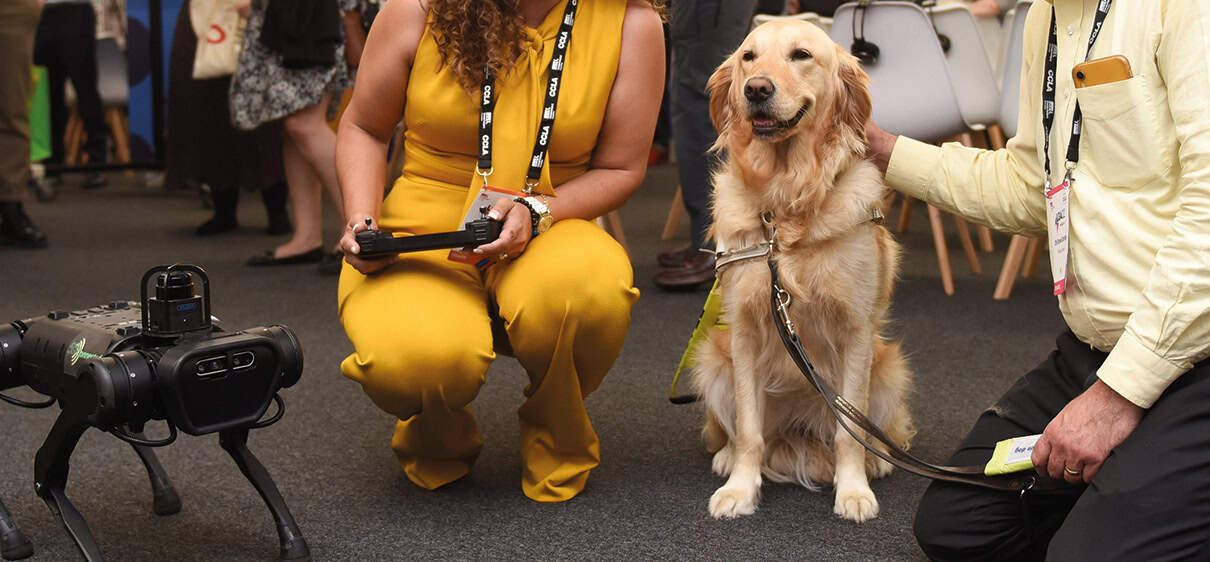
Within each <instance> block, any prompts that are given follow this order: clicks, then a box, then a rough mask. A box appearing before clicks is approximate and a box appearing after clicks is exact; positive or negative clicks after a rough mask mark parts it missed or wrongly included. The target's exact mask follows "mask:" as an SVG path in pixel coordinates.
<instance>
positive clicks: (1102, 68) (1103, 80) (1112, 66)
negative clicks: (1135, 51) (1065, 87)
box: [1071, 55, 1134, 88]
mask: <svg viewBox="0 0 1210 562" xmlns="http://www.w3.org/2000/svg"><path fill="white" fill-rule="evenodd" d="M1132 76H1134V74H1132V73H1131V72H1130V61H1129V60H1126V57H1124V56H1122V55H1113V56H1110V57H1105V58H1102V59H1095V60H1090V61H1086V62H1082V63H1080V64H1077V65H1075V66H1074V67H1073V68H1072V69H1071V78H1072V80H1075V82H1076V87H1077V88H1085V87H1088V86H1097V85H1100V84H1109V83H1111V82H1120V81H1122V80H1126V79H1128V78H1130V77H1132Z"/></svg>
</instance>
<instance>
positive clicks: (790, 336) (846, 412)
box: [769, 256, 1071, 494]
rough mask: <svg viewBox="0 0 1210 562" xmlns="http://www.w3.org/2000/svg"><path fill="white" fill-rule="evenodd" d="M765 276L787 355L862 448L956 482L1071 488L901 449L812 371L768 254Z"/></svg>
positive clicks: (1026, 489) (1034, 476)
mask: <svg viewBox="0 0 1210 562" xmlns="http://www.w3.org/2000/svg"><path fill="white" fill-rule="evenodd" d="M769 277H770V279H771V281H772V291H771V294H770V300H771V303H772V306H773V323H774V324H775V325H776V326H777V333H778V335H780V336H781V341H782V343H783V344H785V346H786V351H788V352H789V353H790V357H791V358H792V359H793V360H794V363H795V364H797V365H798V368H799V370H801V371H802V373H803V376H805V377H806V378H807V380H808V381H809V382H810V383H811V386H813V387H815V390H817V391H819V394H820V396H823V399H824V402H826V403H827V404H828V409H829V410H830V411H831V412H832V416H833V417H835V418H836V421H837V422H839V423H840V425H841V426H842V427H844V429H845V431H847V432H849V435H851V436H853V439H855V440H857V442H858V443H861V445H862V446H863V447H865V448H866V450H868V451H869V452H871V453H874V454H875V455H878V456H879V457H880V458H882V460H885V461H887V462H889V463H891V464H893V465H895V466H897V467H899V468H901V469H903V470H906V471H908V472H911V473H912V474H916V475H918V476H923V477H925V478H932V479H934V480H944V481H947V482H958V483H961V484H970V485H972V486H981V487H984V488H991V489H994V490H1004V491H1007V492H1019V493H1021V494H1024V493H1025V492H1030V491H1032V492H1056V491H1060V490H1062V489H1065V488H1066V489H1071V485H1069V484H1068V483H1067V482H1065V481H1062V480H1054V479H1051V478H1044V477H1042V476H1039V475H1038V474H1036V473H1033V472H1020V473H1016V474H1005V475H996V476H988V475H986V474H984V473H983V467H982V466H939V465H935V464H931V463H928V462H925V461H923V460H920V459H919V458H917V457H916V456H914V455H912V454H911V453H908V452H907V451H905V450H904V449H903V448H902V447H900V446H899V445H897V444H896V443H895V441H894V440H893V439H891V438H890V436H888V435H887V434H886V433H885V432H884V431H882V429H881V428H879V427H878V426H877V425H875V424H874V422H871V421H870V419H869V418H867V417H866V415H865V414H864V413H862V412H861V410H859V409H857V407H855V406H853V404H851V403H850V402H849V401H848V400H845V399H844V397H843V396H840V395H839V394H837V392H836V390H834V389H833V388H832V387H831V386H830V385H829V384H828V383H827V381H824V380H823V379H822V378H820V377H819V375H818V374H817V373H816V372H815V366H814V365H813V364H812V363H811V360H810V359H808V358H807V352H806V351H805V350H803V348H802V342H801V341H800V340H799V339H798V334H797V333H796V331H795V329H794V322H793V321H792V320H791V319H790V301H791V299H790V293H789V292H787V291H786V290H785V289H783V288H782V286H781V283H780V282H779V281H778V278H777V261H776V260H775V259H774V258H773V257H772V256H770V257H769ZM853 425H856V426H857V427H858V428H860V429H861V430H864V431H865V432H866V433H867V434H869V435H870V436H872V437H873V438H874V439H876V440H878V441H879V442H880V443H882V444H883V445H884V446H886V449H887V450H886V452H883V451H881V450H879V449H878V448H877V447H875V446H874V445H871V444H870V443H869V442H867V441H866V440H865V439H862V438H861V436H859V435H858V433H857V430H856V429H854V428H853Z"/></svg>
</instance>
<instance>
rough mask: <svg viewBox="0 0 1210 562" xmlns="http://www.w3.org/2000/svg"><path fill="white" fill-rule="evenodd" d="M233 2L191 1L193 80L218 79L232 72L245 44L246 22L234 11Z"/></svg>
mask: <svg viewBox="0 0 1210 562" xmlns="http://www.w3.org/2000/svg"><path fill="white" fill-rule="evenodd" d="M235 6H236V0H191V1H190V3H189V17H190V19H191V20H192V22H193V32H194V33H195V34H197V52H196V53H194V56H193V77H194V79H197V80H202V79H206V78H219V77H222V76H230V75H232V74H234V73H235V67H236V66H237V65H238V64H239V52H240V48H241V46H242V45H243V42H244V25H245V21H244V19H243V18H241V17H240V16H239V11H238V10H237V9H236V7H235Z"/></svg>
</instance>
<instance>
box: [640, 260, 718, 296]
mask: <svg viewBox="0 0 1210 562" xmlns="http://www.w3.org/2000/svg"><path fill="white" fill-rule="evenodd" d="M712 281H714V254H713V253H706V252H699V253H698V254H697V255H694V256H692V257H690V258H689V259H688V260H686V261H685V265H684V266H682V267H675V268H665V269H661V270H660V271H659V273H656V274H655V284H656V286H658V287H660V288H661V289H671V290H678V289H679V290H685V289H695V288H697V287H698V286H700V285H701V284H703V283H710V282H712Z"/></svg>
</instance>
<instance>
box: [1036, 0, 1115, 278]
mask: <svg viewBox="0 0 1210 562" xmlns="http://www.w3.org/2000/svg"><path fill="white" fill-rule="evenodd" d="M1111 3H1112V0H1101V1H1100V3H1099V4H1098V5H1097V15H1096V18H1095V19H1094V20H1093V22H1092V33H1091V34H1090V35H1089V37H1088V50H1087V51H1085V53H1084V59H1085V60H1087V59H1088V55H1089V54H1091V53H1092V45H1093V43H1096V41H1097V36H1098V35H1100V34H1101V25H1103V24H1104V23H1105V16H1107V15H1109V5H1110V4H1111ZM1057 19H1058V16H1057V14H1056V13H1055V9H1054V6H1051V8H1050V41H1049V42H1048V43H1047V45H1046V74H1045V75H1044V76H1043V77H1042V137H1043V139H1045V140H1043V141H1042V149H1043V152H1044V153H1045V154H1046V182H1045V189H1044V191H1045V193H1046V238H1047V240H1048V241H1049V247H1050V274H1051V280H1052V281H1054V286H1053V287H1054V294H1055V296H1059V295H1062V294H1063V293H1064V292H1066V291H1067V261H1068V257H1069V253H1070V248H1071V239H1070V232H1071V230H1070V222H1071V187H1072V184H1074V183H1075V179H1073V178H1072V171H1073V170H1075V167H1076V163H1077V162H1079V161H1080V126H1081V125H1082V124H1083V121H1084V117H1083V114H1082V113H1081V112H1080V100H1079V99H1076V106H1075V110H1074V111H1073V112H1072V118H1071V139H1069V140H1068V143H1067V155H1066V166H1065V167H1066V168H1067V170H1066V172H1065V174H1064V175H1063V181H1062V182H1061V183H1060V184H1059V185H1057V186H1051V183H1050V130H1051V128H1052V127H1053V126H1054V122H1055V110H1056V107H1055V88H1056V87H1057V82H1058V76H1057V74H1058V69H1057V67H1058V61H1059V39H1058V34H1057V33H1056V32H1055V28H1056V26H1057V23H1056V20H1057Z"/></svg>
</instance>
